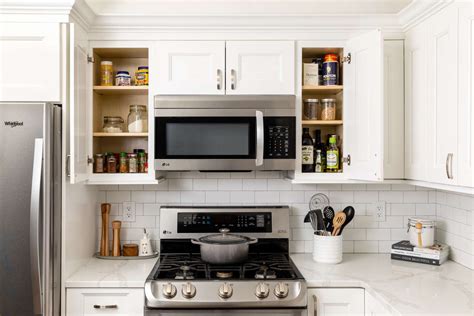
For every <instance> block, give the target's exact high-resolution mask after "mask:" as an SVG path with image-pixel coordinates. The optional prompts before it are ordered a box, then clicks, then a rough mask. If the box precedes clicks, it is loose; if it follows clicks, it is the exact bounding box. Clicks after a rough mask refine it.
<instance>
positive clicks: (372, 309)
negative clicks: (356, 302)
mask: <svg viewBox="0 0 474 316" xmlns="http://www.w3.org/2000/svg"><path fill="white" fill-rule="evenodd" d="M382 315H383V316H388V315H392V314H391V313H390V311H388V310H387V309H386V308H385V306H383V305H382V303H380V302H379V301H378V300H377V299H375V297H373V296H372V295H370V294H369V293H367V292H365V316H382Z"/></svg>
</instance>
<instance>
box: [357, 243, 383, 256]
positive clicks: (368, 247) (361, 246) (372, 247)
mask: <svg viewBox="0 0 474 316" xmlns="http://www.w3.org/2000/svg"><path fill="white" fill-rule="evenodd" d="M354 252H356V253H378V252H379V242H378V241H354Z"/></svg>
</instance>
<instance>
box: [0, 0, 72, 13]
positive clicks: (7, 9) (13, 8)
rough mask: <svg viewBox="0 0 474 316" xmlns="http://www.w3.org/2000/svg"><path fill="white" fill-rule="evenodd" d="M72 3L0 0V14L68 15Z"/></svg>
mask: <svg viewBox="0 0 474 316" xmlns="http://www.w3.org/2000/svg"><path fill="white" fill-rule="evenodd" d="M73 5H74V0H49V1H38V0H36V1H35V0H15V1H0V13H1V14H27V15H33V14H46V15H68V14H69V13H70V12H71V8H72V6H73Z"/></svg>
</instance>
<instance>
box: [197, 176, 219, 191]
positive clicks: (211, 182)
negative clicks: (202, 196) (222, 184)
mask: <svg viewBox="0 0 474 316" xmlns="http://www.w3.org/2000/svg"><path fill="white" fill-rule="evenodd" d="M193 190H197V191H216V190H217V179H194V180H193Z"/></svg>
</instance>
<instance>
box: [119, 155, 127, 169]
mask: <svg viewBox="0 0 474 316" xmlns="http://www.w3.org/2000/svg"><path fill="white" fill-rule="evenodd" d="M119 172H120V173H128V160H127V153H125V152H121V153H120V159H119Z"/></svg>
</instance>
